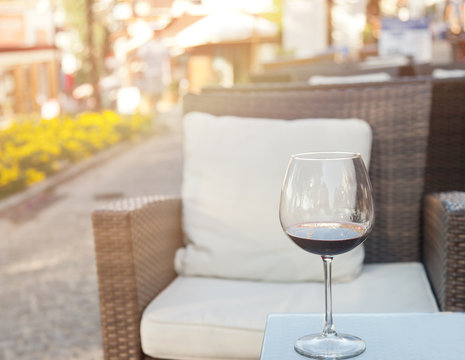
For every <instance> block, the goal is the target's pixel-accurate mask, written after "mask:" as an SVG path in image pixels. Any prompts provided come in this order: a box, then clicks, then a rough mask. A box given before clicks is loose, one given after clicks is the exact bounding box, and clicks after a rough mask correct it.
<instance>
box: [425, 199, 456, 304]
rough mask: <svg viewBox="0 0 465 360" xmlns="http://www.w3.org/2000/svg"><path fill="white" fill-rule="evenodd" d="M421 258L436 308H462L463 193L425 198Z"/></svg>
mask: <svg viewBox="0 0 465 360" xmlns="http://www.w3.org/2000/svg"><path fill="white" fill-rule="evenodd" d="M424 239H425V245H424V249H423V250H424V261H425V265H426V269H427V271H428V276H429V278H430V281H431V283H432V284H433V289H434V291H435V295H436V298H437V300H438V302H439V305H440V308H441V310H443V311H464V310H465V193H463V192H450V193H441V194H430V195H428V196H427V197H426V199H425V231H424Z"/></svg>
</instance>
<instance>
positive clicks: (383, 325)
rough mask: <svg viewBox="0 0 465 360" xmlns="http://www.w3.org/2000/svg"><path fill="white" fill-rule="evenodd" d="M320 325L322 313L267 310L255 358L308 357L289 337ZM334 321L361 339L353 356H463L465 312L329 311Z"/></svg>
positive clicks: (424, 359) (381, 359)
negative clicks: (359, 350) (361, 344)
mask: <svg viewBox="0 0 465 360" xmlns="http://www.w3.org/2000/svg"><path fill="white" fill-rule="evenodd" d="M323 324H324V318H323V314H271V315H270V316H269V317H268V320H267V325H266V330H265V335H264V338H263V345H262V352H261V356H260V360H292V359H295V360H302V359H308V358H306V357H304V356H302V355H299V354H298V353H296V352H295V350H294V342H295V340H297V339H298V338H299V337H302V336H304V335H308V334H313V333H321V331H322V330H323ZM334 325H335V328H336V331H337V332H339V333H346V334H350V335H355V336H358V337H360V338H362V339H363V340H364V341H365V343H366V351H365V352H364V353H363V354H361V355H359V356H357V357H355V358H354V359H357V360H358V359H360V360H365V359H370V360H371V359H372V360H388V359H389V360H397V359H406V360H417V359H418V360H442V359H453V360H459V359H465V313H449V312H442V313H396V314H335V315H334Z"/></svg>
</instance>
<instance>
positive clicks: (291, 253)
mask: <svg viewBox="0 0 465 360" xmlns="http://www.w3.org/2000/svg"><path fill="white" fill-rule="evenodd" d="M371 139H372V133H371V128H370V126H369V125H368V123H366V122H365V121H363V120H357V119H344V120H341V119H302V120H292V121H288V120H276V119H256V118H255V119H254V118H239V117H233V116H220V117H216V116H213V115H210V114H203V113H189V114H187V115H186V116H185V117H184V169H183V186H182V198H183V230H184V233H185V235H186V247H185V248H182V249H180V250H178V252H177V254H176V259H175V267H176V270H177V272H178V274H180V275H184V276H209V277H220V278H230V279H245V280H265V281H305V280H320V281H321V280H322V276H323V275H322V271H321V260H320V258H319V256H316V255H312V254H309V253H306V252H305V251H303V250H302V249H300V248H299V247H297V246H296V245H295V244H294V243H292V242H291V240H289V239H288V238H287V237H286V235H285V234H284V232H283V230H282V228H281V225H280V222H279V200H280V193H281V186H282V182H283V179H284V174H285V172H286V168H287V164H288V161H289V157H290V155H291V154H294V153H302V152H310V151H349V152H357V153H360V154H361V155H362V158H363V159H364V161H365V164H369V161H370V152H371ZM363 258H364V252H363V247H358V248H356V249H355V250H353V251H351V252H349V253H346V254H343V255H341V256H339V261H338V262H337V264H335V266H334V280H336V281H337V280H348V279H351V278H353V277H355V276H356V275H357V274H358V273H359V272H360V270H361V267H362V263H363Z"/></svg>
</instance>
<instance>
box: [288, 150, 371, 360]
mask: <svg viewBox="0 0 465 360" xmlns="http://www.w3.org/2000/svg"><path fill="white" fill-rule="evenodd" d="M279 217H280V221H281V226H282V228H283V230H284V232H285V233H286V234H287V235H288V236H289V238H290V239H291V240H292V241H294V242H295V243H296V244H297V245H298V246H299V247H301V248H302V249H304V250H306V251H308V252H310V253H313V254H317V255H320V256H321V258H322V259H323V265H324V275H325V310H326V311H325V325H324V329H323V332H322V333H319V334H311V335H306V336H304V337H302V338H300V339H298V340H297V341H296V343H295V344H294V349H295V350H296V351H297V352H298V353H299V354H301V355H304V356H308V357H313V358H319V359H328V358H330V359H344V358H349V357H353V356H356V355H359V354H361V353H362V352H363V351H365V343H364V342H363V340H361V339H360V338H358V337H356V336H352V335H347V334H339V333H337V332H336V330H335V328H334V323H333V315H332V298H331V264H332V261H333V257H334V256H335V255H339V254H342V253H345V252H347V251H350V250H352V249H353V248H355V247H356V246H358V245H360V244H361V243H362V242H363V241H364V240H365V239H366V238H367V236H368V234H369V233H370V231H371V229H372V227H373V222H374V207H373V198H372V190H371V183H370V179H369V177H368V172H367V170H366V168H365V165H364V163H363V160H362V158H361V156H360V154H356V153H344V152H313V153H303V154H296V155H292V156H291V158H290V161H289V165H288V168H287V171H286V175H285V178H284V182H283V186H282V190H281V202H280V207H279Z"/></svg>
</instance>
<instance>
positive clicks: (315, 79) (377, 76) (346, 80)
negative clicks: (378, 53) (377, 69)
mask: <svg viewBox="0 0 465 360" xmlns="http://www.w3.org/2000/svg"><path fill="white" fill-rule="evenodd" d="M389 80H391V75H389V74H388V73H373V74H360V75H350V76H322V75H314V76H311V77H310V79H308V83H309V84H310V85H331V84H355V83H365V82H382V81H389Z"/></svg>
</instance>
